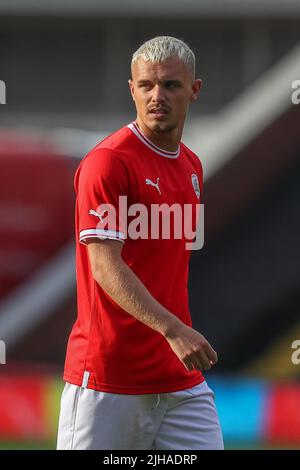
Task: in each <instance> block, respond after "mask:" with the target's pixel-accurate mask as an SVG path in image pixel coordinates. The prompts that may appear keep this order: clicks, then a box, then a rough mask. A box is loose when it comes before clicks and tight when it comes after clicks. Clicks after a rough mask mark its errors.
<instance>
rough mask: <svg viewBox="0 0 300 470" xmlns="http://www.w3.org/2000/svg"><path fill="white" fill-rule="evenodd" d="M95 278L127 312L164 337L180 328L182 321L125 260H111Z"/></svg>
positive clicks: (97, 272)
mask: <svg viewBox="0 0 300 470" xmlns="http://www.w3.org/2000/svg"><path fill="white" fill-rule="evenodd" d="M94 278H95V280H96V282H98V284H99V285H100V286H101V287H102V289H103V290H104V291H105V292H106V293H107V294H108V295H109V296H110V297H111V298H112V299H113V300H114V301H115V302H116V303H117V304H118V305H119V306H120V307H121V308H122V309H123V310H125V311H126V312H128V313H129V314H130V315H132V316H133V317H135V318H136V319H137V320H139V321H141V322H142V323H144V324H145V325H147V326H149V327H150V328H152V329H153V330H155V331H157V332H158V333H160V334H162V335H163V336H165V337H167V336H168V334H169V333H170V331H173V330H174V329H176V328H177V327H178V326H180V324H181V321H180V320H179V319H178V318H177V317H176V316H175V315H173V314H172V313H171V312H169V311H168V310H167V309H166V308H165V307H163V306H162V305H161V304H160V303H159V302H158V301H157V300H156V299H155V298H154V297H153V296H152V295H151V294H150V292H149V291H148V290H147V288H146V287H145V286H144V284H143V283H142V282H141V281H140V280H139V278H138V277H137V276H136V275H135V273H134V272H133V271H132V270H131V269H130V267H129V266H128V265H127V264H126V263H125V262H124V261H123V260H115V259H114V260H109V262H108V263H107V264H106V266H105V267H104V266H101V269H98V270H97V271H96V272H95V273H94Z"/></svg>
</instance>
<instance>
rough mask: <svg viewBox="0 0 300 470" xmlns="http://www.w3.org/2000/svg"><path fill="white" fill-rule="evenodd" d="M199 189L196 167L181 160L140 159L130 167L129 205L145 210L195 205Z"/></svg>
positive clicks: (198, 200) (199, 197)
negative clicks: (131, 168)
mask: <svg viewBox="0 0 300 470" xmlns="http://www.w3.org/2000/svg"><path fill="white" fill-rule="evenodd" d="M200 188H201V182H200V175H199V172H198V170H197V168H196V165H193V164H192V163H190V162H189V161H187V160H184V159H183V158H181V159H180V161H179V160H177V159H176V160H174V159H168V158H165V157H161V158H160V159H153V158H152V159H150V158H148V159H147V158H144V159H142V160H141V161H139V162H138V163H137V164H136V165H135V166H134V171H133V172H132V175H131V188H130V192H131V200H132V203H142V204H144V205H146V206H148V207H149V206H151V205H152V204H168V205H171V204H180V205H184V204H199V203H200V199H201V194H200V193H201V189H200Z"/></svg>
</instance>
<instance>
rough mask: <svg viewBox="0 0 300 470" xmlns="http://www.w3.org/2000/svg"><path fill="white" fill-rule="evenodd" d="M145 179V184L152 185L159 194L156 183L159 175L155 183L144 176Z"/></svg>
mask: <svg viewBox="0 0 300 470" xmlns="http://www.w3.org/2000/svg"><path fill="white" fill-rule="evenodd" d="M145 181H146V184H150V186H154V187H155V188H156V189H157V191H158V192H159V194H161V192H160V189H159V185H158V182H159V177H158V178H157V180H156V183H153V181H151V180H150V179H149V178H146V180H145Z"/></svg>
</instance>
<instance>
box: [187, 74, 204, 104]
mask: <svg viewBox="0 0 300 470" xmlns="http://www.w3.org/2000/svg"><path fill="white" fill-rule="evenodd" d="M201 88H202V80H200V78H197V79H196V80H195V81H194V82H193V84H192V94H191V97H190V102H193V101H196V99H197V98H198V96H199V93H200V90H201Z"/></svg>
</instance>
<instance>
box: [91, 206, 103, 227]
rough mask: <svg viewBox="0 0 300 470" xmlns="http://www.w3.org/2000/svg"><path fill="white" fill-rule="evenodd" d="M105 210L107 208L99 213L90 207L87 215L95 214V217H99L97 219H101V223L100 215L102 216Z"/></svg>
mask: <svg viewBox="0 0 300 470" xmlns="http://www.w3.org/2000/svg"><path fill="white" fill-rule="evenodd" d="M105 212H107V210H104V211H103V212H102V213H101V214H99V212H96V211H94V210H93V209H91V210H90V211H89V215H95V216H96V217H99V219H100V220H101V223H102V224H103V219H102V217H103V215H104V214H105Z"/></svg>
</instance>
